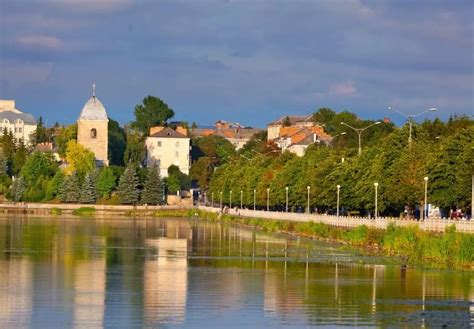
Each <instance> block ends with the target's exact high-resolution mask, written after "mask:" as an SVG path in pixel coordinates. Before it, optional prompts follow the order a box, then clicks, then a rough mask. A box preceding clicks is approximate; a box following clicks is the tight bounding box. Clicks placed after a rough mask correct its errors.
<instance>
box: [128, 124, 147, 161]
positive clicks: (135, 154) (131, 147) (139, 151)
mask: <svg viewBox="0 0 474 329" xmlns="http://www.w3.org/2000/svg"><path fill="white" fill-rule="evenodd" d="M126 137H127V145H126V148H125V154H124V162H125V163H126V164H130V163H133V164H135V165H137V164H142V163H143V161H144V160H145V154H146V151H145V141H144V139H143V136H142V135H141V134H140V133H139V132H136V131H133V130H131V129H127V134H126Z"/></svg>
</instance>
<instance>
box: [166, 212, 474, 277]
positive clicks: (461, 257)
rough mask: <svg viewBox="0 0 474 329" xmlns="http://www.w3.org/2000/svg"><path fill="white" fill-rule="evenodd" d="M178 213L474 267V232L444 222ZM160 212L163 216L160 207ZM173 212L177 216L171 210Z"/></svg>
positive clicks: (433, 263) (434, 263)
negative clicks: (352, 223)
mask: <svg viewBox="0 0 474 329" xmlns="http://www.w3.org/2000/svg"><path fill="white" fill-rule="evenodd" d="M180 214H181V217H199V218H205V219H208V220H212V221H221V222H224V223H235V224H240V225H246V226H253V227H255V228H257V229H259V230H262V231H266V232H284V233H292V234H295V233H296V234H298V235H301V236H307V237H313V238H319V239H324V240H330V241H335V242H341V243H344V244H348V245H350V246H354V247H358V248H363V249H364V250H371V251H376V252H377V253H379V254H382V255H393V256H399V257H403V258H404V259H405V260H406V262H407V263H409V264H413V265H423V266H427V267H432V268H451V269H463V270H474V235H472V234H467V233H460V232H456V227H455V225H451V226H448V227H447V228H446V230H445V232H444V233H443V234H439V233H433V232H429V231H423V230H421V229H419V227H418V226H416V225H413V226H405V227H402V226H396V225H395V224H393V223H392V224H390V225H389V226H388V227H387V229H385V230H383V229H375V228H371V227H368V226H366V225H360V226H357V227H355V228H352V229H347V228H342V227H336V226H331V225H327V224H323V223H315V222H289V221H280V220H270V219H261V218H244V217H238V216H231V215H227V214H226V215H220V216H219V215H218V214H215V213H210V212H206V211H201V210H197V209H193V210H189V211H187V212H186V211H183V212H181V213H180ZM161 216H167V215H166V211H161ZM174 216H179V215H178V214H176V213H174Z"/></svg>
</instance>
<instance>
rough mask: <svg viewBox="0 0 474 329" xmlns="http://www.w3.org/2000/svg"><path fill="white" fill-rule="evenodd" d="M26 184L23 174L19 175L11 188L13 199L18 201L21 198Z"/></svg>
mask: <svg viewBox="0 0 474 329" xmlns="http://www.w3.org/2000/svg"><path fill="white" fill-rule="evenodd" d="M25 189H26V184H25V179H24V178H23V176H20V177H18V178H17V179H15V180H14V181H13V183H12V186H11V188H10V197H11V199H12V200H13V201H15V202H18V201H20V200H21V198H22V196H23V194H24V193H25Z"/></svg>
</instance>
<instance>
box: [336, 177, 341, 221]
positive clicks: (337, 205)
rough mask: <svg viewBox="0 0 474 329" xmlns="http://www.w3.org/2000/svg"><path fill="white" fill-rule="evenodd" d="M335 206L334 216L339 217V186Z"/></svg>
mask: <svg viewBox="0 0 474 329" xmlns="http://www.w3.org/2000/svg"><path fill="white" fill-rule="evenodd" d="M336 187H337V204H336V216H337V217H339V192H340V190H341V185H337V186H336Z"/></svg>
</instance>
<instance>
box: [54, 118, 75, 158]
mask: <svg viewBox="0 0 474 329" xmlns="http://www.w3.org/2000/svg"><path fill="white" fill-rule="evenodd" d="M54 130H55V132H54V135H55V136H54V144H55V146H56V147H57V148H58V153H59V155H60V156H61V157H65V156H66V150H67V144H68V143H69V141H71V140H73V139H74V140H75V139H77V124H72V125H69V126H67V127H56V128H54Z"/></svg>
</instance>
